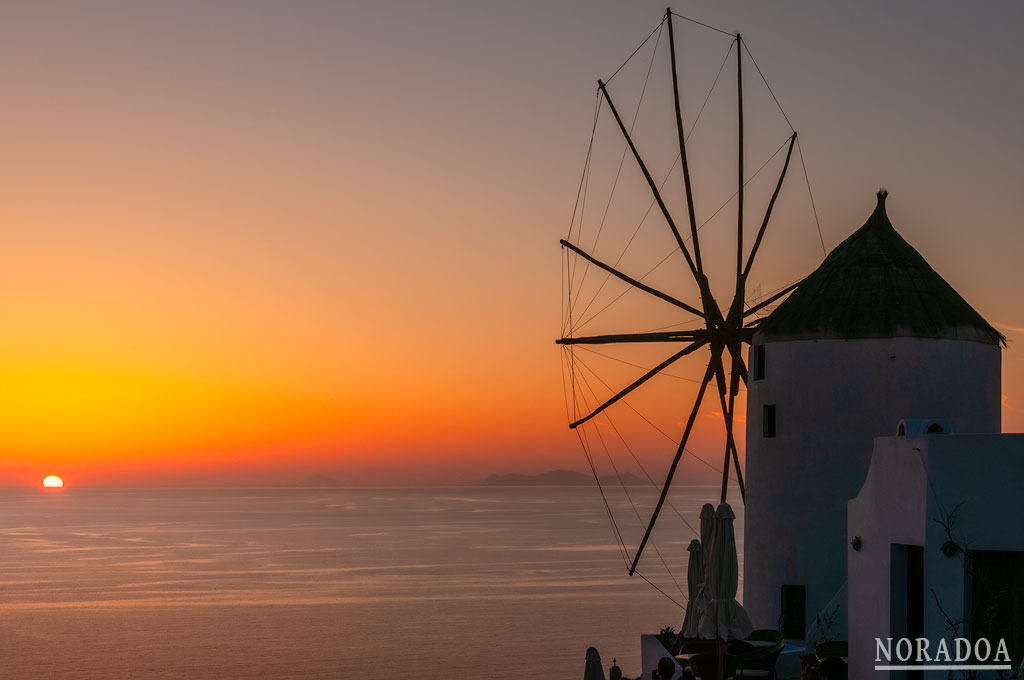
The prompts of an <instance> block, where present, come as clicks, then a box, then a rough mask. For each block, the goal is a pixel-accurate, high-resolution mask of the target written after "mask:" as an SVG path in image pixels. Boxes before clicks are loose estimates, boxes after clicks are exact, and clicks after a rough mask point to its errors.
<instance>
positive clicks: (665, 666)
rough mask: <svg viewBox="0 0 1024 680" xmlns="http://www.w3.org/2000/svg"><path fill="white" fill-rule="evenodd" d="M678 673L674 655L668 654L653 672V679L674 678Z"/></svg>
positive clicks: (664, 679)
mask: <svg viewBox="0 0 1024 680" xmlns="http://www.w3.org/2000/svg"><path fill="white" fill-rule="evenodd" d="M675 674H676V662H675V660H674V659H673V658H672V657H669V656H666V657H664V658H663V659H662V660H661V661H659V662H658V667H657V668H656V669H655V670H654V673H652V674H651V680H654V679H655V678H657V680H672V678H673V677H675Z"/></svg>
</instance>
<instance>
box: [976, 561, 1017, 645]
mask: <svg viewBox="0 0 1024 680" xmlns="http://www.w3.org/2000/svg"><path fill="white" fill-rule="evenodd" d="M967 577H968V581H969V585H968V587H967V592H968V593H969V594H970V597H971V605H970V615H969V616H970V635H971V641H972V642H973V641H975V640H978V639H979V638H987V639H988V640H989V642H991V643H992V647H993V649H995V646H996V645H997V644H998V640H999V639H1000V638H1005V640H1006V646H1007V647H1008V648H1009V651H1010V658H1011V659H1019V658H1021V655H1022V654H1024V552H1011V551H1008V550H972V551H970V553H969V558H968V561H967Z"/></svg>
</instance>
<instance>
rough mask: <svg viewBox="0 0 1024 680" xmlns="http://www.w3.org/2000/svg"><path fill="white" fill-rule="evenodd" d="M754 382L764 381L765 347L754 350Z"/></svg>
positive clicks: (761, 346) (759, 346)
mask: <svg viewBox="0 0 1024 680" xmlns="http://www.w3.org/2000/svg"><path fill="white" fill-rule="evenodd" d="M754 380H764V345H758V346H756V347H755V348H754Z"/></svg>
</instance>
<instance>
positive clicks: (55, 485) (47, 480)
mask: <svg viewBox="0 0 1024 680" xmlns="http://www.w3.org/2000/svg"><path fill="white" fill-rule="evenodd" d="M43 486H45V487H46V488H48V489H59V488H60V487H62V486H64V480H63V479H61V478H60V477H58V476H57V475H49V476H47V477H43Z"/></svg>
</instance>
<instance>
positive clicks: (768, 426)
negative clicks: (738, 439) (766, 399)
mask: <svg viewBox="0 0 1024 680" xmlns="http://www.w3.org/2000/svg"><path fill="white" fill-rule="evenodd" d="M761 427H762V429H763V432H762V434H763V435H764V436H765V438H769V437H774V436H775V404H765V405H764V407H763V408H762V410H761Z"/></svg>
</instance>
